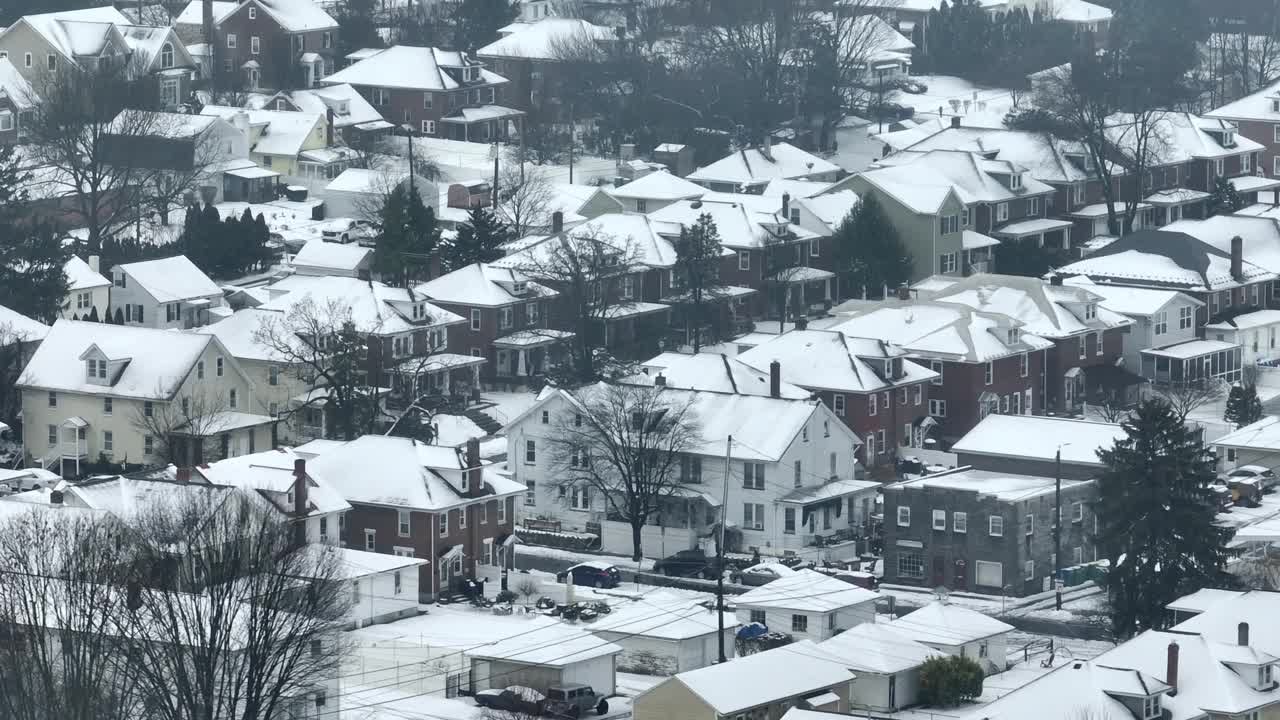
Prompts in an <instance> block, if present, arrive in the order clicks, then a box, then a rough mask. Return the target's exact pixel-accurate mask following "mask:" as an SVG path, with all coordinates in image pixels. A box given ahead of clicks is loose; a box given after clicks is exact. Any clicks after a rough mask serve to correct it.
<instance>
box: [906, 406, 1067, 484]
mask: <svg viewBox="0 0 1280 720" xmlns="http://www.w3.org/2000/svg"><path fill="white" fill-rule="evenodd" d="M1010 417H1013V416H1010ZM1017 417H1026V416H1022V415H1020V416H1017ZM1088 482H1093V481H1092V480H1071V481H1067V480H1063V481H1062V486H1063V487H1064V488H1066V487H1068V486H1075V485H1079V484H1081V483H1088ZM931 488H939V489H945V490H953V491H961V492H972V493H976V494H977V495H978V496H980V497H989V498H994V499H996V500H997V501H999V502H1021V501H1023V500H1028V499H1030V498H1034V497H1039V496H1041V495H1052V494H1053V493H1054V479H1053V478H1046V477H1039V476H1032V475H1014V474H1012V473H1003V472H996V471H992V470H974V469H972V468H969V467H961V468H956V469H954V470H947V471H945V472H940V473H935V474H933V475H926V476H924V477H919V478H916V479H914V480H903V481H901V482H897V483H894V484H893V485H888V486H886V488H885V489H886V490H888V491H903V490H907V489H919V490H929V489H931Z"/></svg>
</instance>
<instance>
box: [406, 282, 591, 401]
mask: <svg viewBox="0 0 1280 720" xmlns="http://www.w3.org/2000/svg"><path fill="white" fill-rule="evenodd" d="M415 290H416V291H417V292H419V293H421V294H422V295H424V296H426V297H428V298H430V299H431V301H432V302H433V303H435V304H436V305H438V306H440V307H441V308H444V309H445V310H448V311H449V312H452V313H454V314H456V315H459V316H461V317H462V318H464V319H466V321H467V322H465V323H458V324H456V325H451V326H450V327H449V335H450V337H449V344H450V345H451V346H453V347H454V348H467V349H468V354H470V355H475V356H479V357H484V358H485V360H486V361H487V362H486V363H485V368H484V371H483V373H482V375H481V378H482V380H484V381H485V382H497V383H504V384H524V383H526V382H528V381H529V379H530V378H532V377H536V376H538V375H541V374H543V373H545V372H546V371H547V370H549V369H551V368H553V367H555V365H556V363H557V362H558V361H559V359H560V355H561V353H562V351H563V348H562V347H561V343H562V342H563V341H564V340H565V339H566V337H568V336H571V335H572V333H570V332H569V331H567V330H554V329H552V325H551V319H550V314H551V310H552V304H553V303H554V298H555V296H556V292H555V291H554V290H551V289H550V288H547V287H543V286H542V285H539V284H538V283H536V282H533V281H531V280H530V279H529V278H528V277H527V276H525V275H524V274H523V273H521V272H519V271H517V270H512V269H510V268H498V267H494V266H492V265H488V264H485V263H476V264H474V265H468V266H467V267H464V268H460V269H458V270H454V271H453V272H451V273H448V274H445V275H441V276H440V277H438V278H436V279H434V280H430V281H428V282H426V283H423V284H422V285H419V286H418V287H417V288H415Z"/></svg>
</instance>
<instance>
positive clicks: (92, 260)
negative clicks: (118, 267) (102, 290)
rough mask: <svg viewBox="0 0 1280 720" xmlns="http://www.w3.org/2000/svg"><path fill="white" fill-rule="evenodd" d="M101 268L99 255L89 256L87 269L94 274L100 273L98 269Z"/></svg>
mask: <svg viewBox="0 0 1280 720" xmlns="http://www.w3.org/2000/svg"><path fill="white" fill-rule="evenodd" d="M100 267H102V257H101V256H99V255H90V256H89V269H90V270H92V271H94V272H102V271H101V270H99V269H98V268H100Z"/></svg>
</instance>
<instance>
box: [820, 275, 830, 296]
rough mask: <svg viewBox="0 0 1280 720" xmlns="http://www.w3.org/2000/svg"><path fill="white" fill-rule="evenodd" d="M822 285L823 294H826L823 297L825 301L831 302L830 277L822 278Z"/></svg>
mask: <svg viewBox="0 0 1280 720" xmlns="http://www.w3.org/2000/svg"><path fill="white" fill-rule="evenodd" d="M822 285H823V290H824V291H825V294H826V297H825V298H824V299H825V300H826V301H827V302H831V278H827V279H826V280H823V281H822Z"/></svg>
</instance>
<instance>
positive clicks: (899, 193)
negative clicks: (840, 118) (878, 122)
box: [832, 150, 1053, 213]
mask: <svg viewBox="0 0 1280 720" xmlns="http://www.w3.org/2000/svg"><path fill="white" fill-rule="evenodd" d="M879 164H880V167H878V168H876V169H872V170H867V171H864V172H862V173H859V175H860V176H861V177H862V178H863V179H864V180H866V181H867V182H870V183H872V184H873V185H875V186H876V187H878V188H880V189H881V190H883V191H884V192H886V193H888V194H889V195H891V196H892V197H894V198H895V199H897V200H898V201H899V202H901V203H902V204H903V205H906V206H907V207H909V208H911V209H912V210H913V211H915V212H918V213H934V212H937V211H938V210H939V209H940V208H941V207H942V203H943V201H944V200H945V199H946V195H947V191H948V190H953V191H954V192H955V193H956V196H957V197H958V198H960V202H962V203H964V204H966V205H971V204H974V203H998V202H1008V201H1010V200H1016V199H1018V198H1022V197H1027V196H1032V195H1044V194H1048V193H1052V192H1053V188H1052V187H1050V186H1049V185H1046V184H1045V183H1043V182H1041V181H1039V180H1036V179H1035V178H1034V177H1031V176H1030V174H1029V173H1027V172H1026V168H1024V167H1022V166H1021V165H1018V164H1015V163H1013V162H1010V161H1007V160H986V159H984V158H983V157H982V156H981V155H979V154H977V153H973V152H965V151H959V150H930V151H928V152H925V153H921V154H917V153H899V154H897V155H891V156H889V157H887V158H885V159H883V160H882V161H881V162H880V163H879ZM997 175H1018V176H1020V177H1021V179H1022V188H1021V189H1019V190H1011V189H1009V187H1008V185H1007V184H1005V183H1002V182H1000V181H999V180H997V179H996V176H997ZM840 187H847V181H846V182H843V183H838V184H837V185H834V186H832V189H833V190H834V189H836V188H840Z"/></svg>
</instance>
